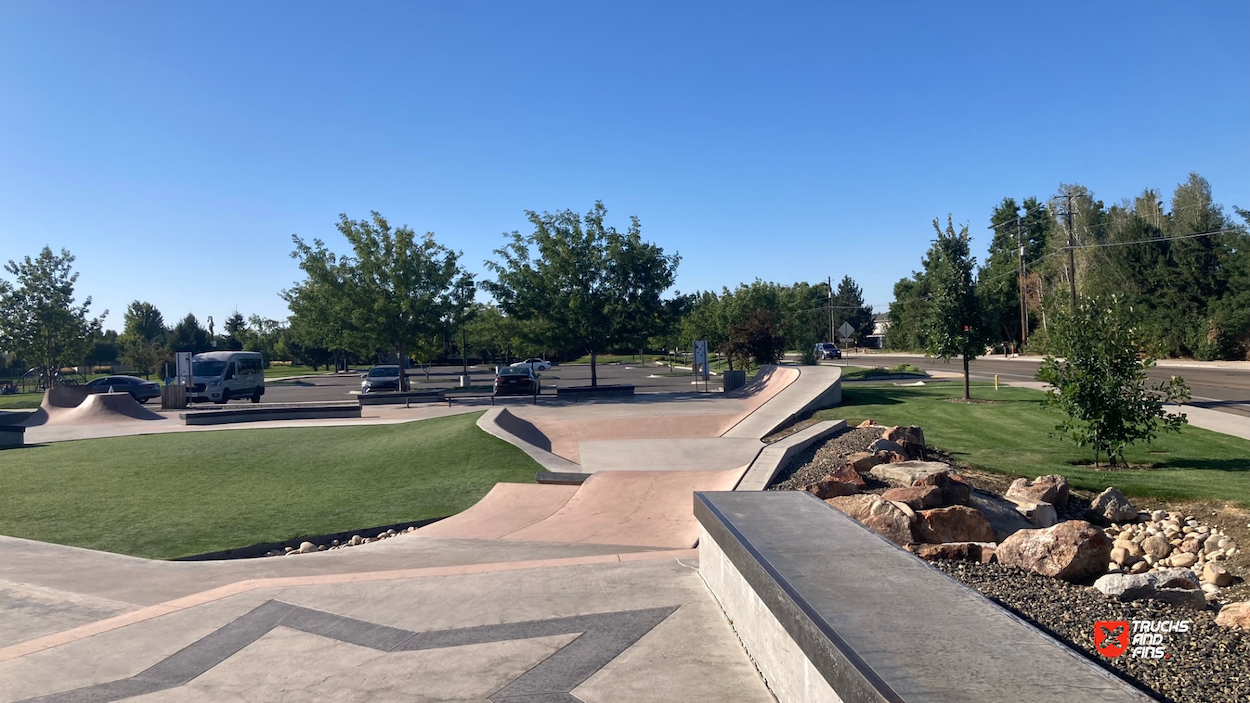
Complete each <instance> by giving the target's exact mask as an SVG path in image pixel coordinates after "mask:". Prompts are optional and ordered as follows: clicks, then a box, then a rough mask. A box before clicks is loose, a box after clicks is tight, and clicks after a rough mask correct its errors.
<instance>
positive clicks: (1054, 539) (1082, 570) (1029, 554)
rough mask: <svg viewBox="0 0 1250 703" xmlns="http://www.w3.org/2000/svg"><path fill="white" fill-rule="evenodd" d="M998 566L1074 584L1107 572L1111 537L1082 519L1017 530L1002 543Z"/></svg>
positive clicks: (999, 550) (999, 546) (999, 548)
mask: <svg viewBox="0 0 1250 703" xmlns="http://www.w3.org/2000/svg"><path fill="white" fill-rule="evenodd" d="M996 555H997V557H998V563H1000V564H1002V565H1003V566H1014V567H1016V568H1019V569H1024V570H1026V571H1032V572H1034V573H1038V574H1042V575H1043V576H1051V577H1053V578H1059V579H1063V580H1065V581H1076V580H1080V579H1084V578H1089V577H1091V576H1097V575H1098V574H1103V573H1106V571H1107V563H1108V562H1109V561H1110V560H1111V538H1110V537H1108V536H1107V535H1106V533H1104V532H1103V531H1102V530H1101V529H1099V528H1097V527H1095V526H1093V525H1091V524H1089V523H1088V522H1085V521H1084V520H1068V521H1067V522H1061V523H1059V524H1058V525H1055V526H1054V527H1048V528H1045V529H1040V530H1038V529H1030V530H1020V531H1018V532H1016V533H1015V534H1013V535H1011V536H1010V537H1008V538H1007V539H1005V540H1003V541H1002V542H1001V543H1000V544H999V545H998V551H997V552H996Z"/></svg>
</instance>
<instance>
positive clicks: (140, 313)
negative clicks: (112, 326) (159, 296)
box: [122, 300, 166, 342]
mask: <svg viewBox="0 0 1250 703" xmlns="http://www.w3.org/2000/svg"><path fill="white" fill-rule="evenodd" d="M165 332H166V330H165V316H164V315H162V314H161V311H160V310H157V309H156V306H155V305H153V304H151V303H146V302H143V301H139V300H135V301H132V302H131V303H130V305H128V306H127V307H126V314H125V315H124V316H123V317H122V337H123V338H124V339H126V340H138V339H142V340H145V341H149V342H158V341H161V340H163V339H164V338H165Z"/></svg>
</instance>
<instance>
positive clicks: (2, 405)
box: [0, 391, 43, 410]
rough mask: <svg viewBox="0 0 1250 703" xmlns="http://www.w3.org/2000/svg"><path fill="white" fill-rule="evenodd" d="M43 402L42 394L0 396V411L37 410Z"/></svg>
mask: <svg viewBox="0 0 1250 703" xmlns="http://www.w3.org/2000/svg"><path fill="white" fill-rule="evenodd" d="M41 401H43V392H42V391H41V392H39V393H18V394H17V395H0V410H21V409H25V408H37V407H39V403H40V402H41Z"/></svg>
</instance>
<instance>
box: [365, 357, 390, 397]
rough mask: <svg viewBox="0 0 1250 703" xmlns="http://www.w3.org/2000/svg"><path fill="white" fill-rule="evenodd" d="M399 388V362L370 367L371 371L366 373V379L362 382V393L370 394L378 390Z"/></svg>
mask: <svg viewBox="0 0 1250 703" xmlns="http://www.w3.org/2000/svg"><path fill="white" fill-rule="evenodd" d="M397 390H399V365H398V364H383V365H380V366H374V367H373V368H371V369H369V373H367V374H365V380H363V381H361V382H360V394H361V395H369V394H370V393H377V392H378V391H397Z"/></svg>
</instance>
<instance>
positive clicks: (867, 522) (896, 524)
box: [825, 495, 915, 546]
mask: <svg viewBox="0 0 1250 703" xmlns="http://www.w3.org/2000/svg"><path fill="white" fill-rule="evenodd" d="M825 502H826V503H828V504H829V505H832V506H833V507H835V508H837V509H838V510H841V511H842V512H844V513H846V514H847V515H848V516H850V517H852V518H854V519H856V520H858V521H860V522H861V523H863V524H864V526H865V527H867V528H868V529H870V530H872V531H873V532H876V533H877V534H879V535H881V536H882V537H885V538H886V539H888V540H890V541H891V542H894V543H895V544H898V545H900V546H907V545H909V544H912V543H913V542H915V540H914V539H912V536H911V520H909V519H908V517H907V514H906V513H904V512H903V511H902V510H900V509H899V508H898V507H897V506H895V505H894V504H893V503H891V502H889V501H886V500H882V499H881V497H880V496H875V495H857V496H843V497H838V498H829V499H828V500H826V501H825Z"/></svg>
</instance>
